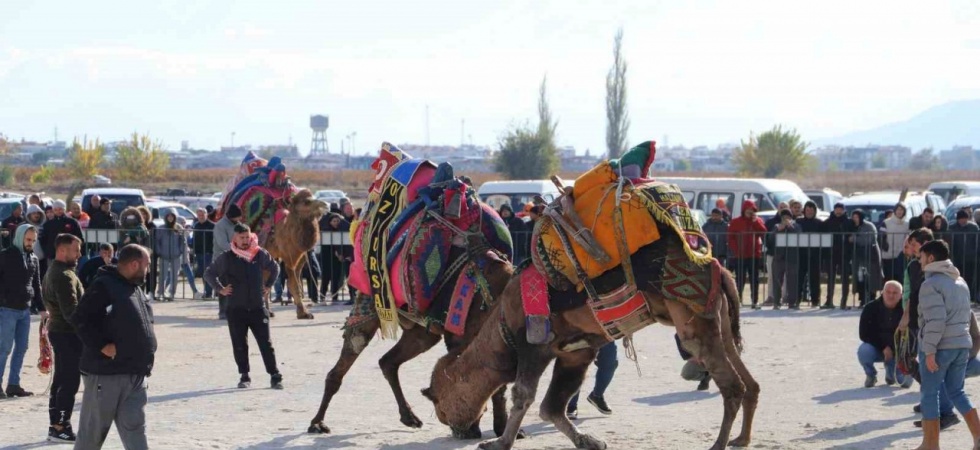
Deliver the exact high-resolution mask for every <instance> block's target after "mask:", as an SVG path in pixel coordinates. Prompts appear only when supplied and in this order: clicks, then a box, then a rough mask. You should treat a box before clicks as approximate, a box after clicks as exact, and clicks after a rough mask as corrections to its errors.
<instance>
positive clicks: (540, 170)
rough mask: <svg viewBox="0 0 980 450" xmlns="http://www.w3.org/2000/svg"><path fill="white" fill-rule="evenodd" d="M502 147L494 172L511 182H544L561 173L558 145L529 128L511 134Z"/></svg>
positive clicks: (500, 144)
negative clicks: (536, 180) (545, 179)
mask: <svg viewBox="0 0 980 450" xmlns="http://www.w3.org/2000/svg"><path fill="white" fill-rule="evenodd" d="M539 129H540V127H539ZM498 145H499V146H500V151H499V152H497V155H496V158H495V159H494V168H495V169H496V170H497V172H500V173H502V174H504V176H506V177H507V178H509V179H511V180H533V179H542V178H547V177H549V176H551V175H552V174H554V173H555V172H557V171H558V167H559V161H558V151H557V149H556V148H555V144H554V142H552V141H551V140H550V139H548V137H547V136H546V135H545V134H542V133H539V132H537V131H534V130H532V129H531V128H530V127H528V126H527V125H523V126H518V127H515V128H514V129H512V130H511V131H508V132H507V134H506V135H504V137H502V138H500V142H499V144H498Z"/></svg>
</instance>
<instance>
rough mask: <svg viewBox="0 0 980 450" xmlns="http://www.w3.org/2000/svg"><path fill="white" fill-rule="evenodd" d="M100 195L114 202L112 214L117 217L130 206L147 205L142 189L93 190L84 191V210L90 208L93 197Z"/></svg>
mask: <svg viewBox="0 0 980 450" xmlns="http://www.w3.org/2000/svg"><path fill="white" fill-rule="evenodd" d="M93 195H98V196H99V197H101V198H107V199H109V200H111V201H112V213H113V214H115V215H116V216H117V217H118V216H119V215H120V214H122V212H123V210H124V209H126V208H128V207H130V206H143V205H145V204H146V195H144V194H143V190H142V189H125V188H92V189H86V190H84V191H82V202H81V204H82V210H83V211H84V210H85V209H87V208H88V206H89V204H90V202H91V201H92V196H93Z"/></svg>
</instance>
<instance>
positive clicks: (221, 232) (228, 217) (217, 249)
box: [205, 203, 275, 320]
mask: <svg viewBox="0 0 980 450" xmlns="http://www.w3.org/2000/svg"><path fill="white" fill-rule="evenodd" d="M241 220H242V209H241V208H239V207H238V205H236V204H234V203H233V204H231V205H228V211H226V212H225V216H224V217H222V218H221V220H219V221H218V223H216V224H214V247H213V248H214V250H212V255H214V257H215V258H217V257H218V255H220V254H222V253H225V252H227V251H228V250H230V249H231V239H232V236H234V235H235V225H237V224H238V223H240V222H241ZM205 282H207V281H206V280H205ZM273 282H275V279H273ZM209 284H210V283H209ZM211 287H212V289H213V288H214V285H213V284H212V285H211ZM227 302H228V299H226V298H224V296H222V295H221V294H220V293H218V319H219V320H224V319H225V318H226V317H227V315H226V314H225V312H226V306H227Z"/></svg>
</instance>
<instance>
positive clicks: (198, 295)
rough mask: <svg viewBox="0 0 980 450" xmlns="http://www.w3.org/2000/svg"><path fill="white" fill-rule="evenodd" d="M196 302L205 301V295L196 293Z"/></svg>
mask: <svg viewBox="0 0 980 450" xmlns="http://www.w3.org/2000/svg"><path fill="white" fill-rule="evenodd" d="M194 300H204V294H202V293H200V292H195V293H194Z"/></svg>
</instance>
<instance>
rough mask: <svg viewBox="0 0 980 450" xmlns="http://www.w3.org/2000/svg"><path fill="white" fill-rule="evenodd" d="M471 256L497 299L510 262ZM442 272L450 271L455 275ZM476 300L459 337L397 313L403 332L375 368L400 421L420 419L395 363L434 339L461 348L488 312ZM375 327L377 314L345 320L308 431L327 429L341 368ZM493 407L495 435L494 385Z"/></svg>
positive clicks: (498, 403) (472, 433)
mask: <svg viewBox="0 0 980 450" xmlns="http://www.w3.org/2000/svg"><path fill="white" fill-rule="evenodd" d="M463 251H465V250H463V249H460V248H458V247H454V248H453V252H452V253H451V254H450V255H451V257H455V256H456V255H458V254H459V253H460V252H463ZM471 257H472V256H471ZM476 260H477V261H479V260H483V261H482V262H484V263H485V264H484V268H483V269H482V274H483V276H484V277H485V278H486V280H487V284H488V285H489V286H490V291H491V292H490V296H491V298H497V296H499V295H500V293H501V291H503V289H504V286H506V285H507V283H508V282H509V281H510V277H511V274H512V273H513V267H512V266H511V264H510V262H507V261H506V260H504V259H501V258H500V257H498V256H491V253H490V252H488V253H486V254H483V255H478V256H476ZM447 275H449V276H456V274H447ZM452 288H453V286H452V285H451V284H449V285H448V286H447V287H446V288H444V289H442V290H440V291H439V292H438V293H437V294H436V303H439V302H444V301H447V300H448V296H450V295H452V292H451V291H452ZM354 302H355V304H354V307H353V311H358V310H359V309H360V308H361V307H363V306H365V305H370V306H369V307H370V308H371V311H372V312H373V310H374V306H373V305H374V303H373V299H372V298H371V297H370V296H368V295H364V294H358V295H357V298H356V299H355V300H354ZM365 302H367V303H365ZM480 303H481V302H479V301H474V302H473V304H472V305H471V306H470V310H469V311H470V312H469V315H468V316H467V319H466V332H465V334H464V335H463V336H456V335H453V334H451V333H444V332H443V330H442V329H441V328H439V327H430V328H426V327H423V326H421V325H419V324H417V323H416V322H413V321H411V320H408V319H407V318H406V317H405V316H404V315H402V316H401V317H399V319H400V320H399V325H400V326H401V329H402V331H403V332H402V334H401V337H400V338H399V339H398V342H397V343H396V344H395V346H394V347H392V348H391V350H389V351H388V352H387V353H385V355H384V356H382V357H381V359H380V360H379V361H378V364H379V365H380V366H381V372H382V373H383V374H384V377H385V380H387V381H388V384H389V385H390V386H391V391H392V393H393V394H394V395H395V401H396V402H397V403H398V413H399V415H400V421H401V423H402V424H404V425H405V426H408V427H410V428H421V427H422V421H421V420H420V419H419V418H418V417H417V416H416V415H415V413H413V412H412V407H411V405H409V404H408V401H407V400H406V399H405V395H404V393H403V392H402V388H401V382H400V380H399V378H398V369H399V367H401V365H402V364H404V363H406V362H408V361H410V360H412V359H414V358H415V357H416V356H419V355H421V354H423V353H425V352H426V351H428V350H429V349H431V348H432V347H433V346H435V345H436V344H437V343H439V341H440V340H445V342H446V347H447V348H448V349H449V351H457V350H459V349H462V348H464V347H466V346H467V345H468V344H469V342H470V341H472V340H473V338H474V337H476V334H477V333H478V332H479V330H480V328H481V325H482V324H483V322H484V321H485V320H486V318H487V317H489V316H488V313H489V309H490V308H483V307H482V306H481V305H480ZM379 326H380V321H379V320H378V317H377V315H372V316H370V317H369V318H367V319H366V320H365V321H363V322H360V323H358V324H357V325H356V326H350V325H348V326H347V327H346V329H345V330H344V345H343V349H342V350H341V353H340V358H339V359H338V360H337V363H336V364H335V365H334V367H333V368H332V369H331V370H330V372H329V373H328V374H327V377H326V379H325V380H324V386H323V398H322V399H321V401H320V409H319V410H317V413H316V416H315V417H314V418H313V420H312V421H310V427H309V429H308V430H307V431H308V432H309V433H321V434H325V433H330V428H328V427H327V426H326V425H325V424H324V423H323V419H324V415H325V414H326V411H327V407H328V406H329V405H330V400H332V399H333V396H334V395H335V394H336V393H337V391H339V390H340V386H341V384H342V383H343V380H344V375H346V374H347V371H348V370H350V368H351V366H353V365H354V362H355V361H357V358H358V356H360V354H361V352H362V351H363V350H364V349H365V348H366V347H367V346H368V344H370V343H371V340H372V339H373V338H374V336H375V334H376V333H377V331H378V328H379ZM493 407H494V431H495V432H496V434H497V436H500V435H501V434H502V433H503V431H504V426H505V425H506V420H507V406H506V397H505V389H503V388H501V389H498V391H497V392H496V393H494V395H493ZM453 437H455V438H457V439H477V438H480V437H481V430H480V426H479V423H477V424H473V425H472V426H470V427H467V429H465V430H454V432H453Z"/></svg>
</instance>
